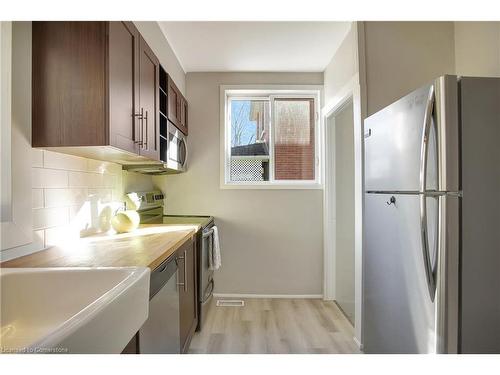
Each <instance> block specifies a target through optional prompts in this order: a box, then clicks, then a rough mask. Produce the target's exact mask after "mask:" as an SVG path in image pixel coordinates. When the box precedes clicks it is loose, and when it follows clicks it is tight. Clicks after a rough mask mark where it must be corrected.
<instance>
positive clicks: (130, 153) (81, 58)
mask: <svg viewBox="0 0 500 375" xmlns="http://www.w3.org/2000/svg"><path fill="white" fill-rule="evenodd" d="M32 33H33V36H32V38H33V40H32V43H33V76H32V82H33V86H32V89H33V90H32V98H33V99H32V104H33V108H32V145H33V147H43V148H57V151H60V152H66V153H70V154H75V155H79V156H84V157H91V158H95V159H101V160H110V161H114V162H118V163H122V164H126V163H128V162H131V161H133V162H136V161H156V160H159V119H158V83H159V61H158V59H157V58H156V56H155V55H154V53H153V52H152V50H151V49H150V48H149V46H148V45H147V43H146V42H145V41H144V39H143V38H142V37H141V35H140V34H139V32H138V30H137V29H136V28H135V26H134V25H133V23H132V22H119V21H117V22H95V21H92V22H33V32H32Z"/></svg>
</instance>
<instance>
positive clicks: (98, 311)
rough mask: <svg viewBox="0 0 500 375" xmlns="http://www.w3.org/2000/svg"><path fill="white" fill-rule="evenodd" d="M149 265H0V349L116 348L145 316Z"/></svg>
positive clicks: (97, 350)
mask: <svg viewBox="0 0 500 375" xmlns="http://www.w3.org/2000/svg"><path fill="white" fill-rule="evenodd" d="M149 276H150V271H149V268H144V267H116V268H114V267H113V268H1V269H0V293H1V294H0V304H1V310H0V326H1V328H0V330H1V331H0V350H1V352H3V353H15V352H17V353H58V352H59V353H120V352H121V351H122V350H123V348H124V347H125V346H126V345H127V343H128V342H129V341H130V339H131V338H132V337H133V335H134V334H135V333H136V332H137V331H138V330H139V328H140V327H141V326H142V324H143V323H144V322H145V321H146V319H147V317H148V306H149Z"/></svg>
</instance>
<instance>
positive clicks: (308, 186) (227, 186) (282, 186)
mask: <svg viewBox="0 0 500 375" xmlns="http://www.w3.org/2000/svg"><path fill="white" fill-rule="evenodd" d="M220 188H221V189H222V190H322V189H323V185H322V184H320V183H288V184H287V183H274V184H259V183H257V184H249V183H244V184H238V183H223V184H221V185H220Z"/></svg>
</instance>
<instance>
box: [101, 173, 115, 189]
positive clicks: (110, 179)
mask: <svg viewBox="0 0 500 375" xmlns="http://www.w3.org/2000/svg"><path fill="white" fill-rule="evenodd" d="M102 178H103V180H102V183H103V186H104V187H106V188H113V187H115V185H116V182H115V181H116V180H117V176H113V175H111V174H103V175H102Z"/></svg>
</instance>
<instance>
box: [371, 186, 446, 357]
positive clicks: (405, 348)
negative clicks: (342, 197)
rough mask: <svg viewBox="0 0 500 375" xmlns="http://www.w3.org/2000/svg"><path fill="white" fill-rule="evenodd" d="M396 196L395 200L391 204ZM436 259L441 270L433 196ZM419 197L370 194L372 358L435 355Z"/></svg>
mask: <svg viewBox="0 0 500 375" xmlns="http://www.w3.org/2000/svg"><path fill="white" fill-rule="evenodd" d="M391 197H394V199H393V200H392V201H393V203H391ZM425 199H427V229H428V234H429V244H430V245H429V249H430V257H431V259H432V260H433V267H435V265H436V253H437V244H438V234H437V225H438V199H439V198H438V197H427V198H425ZM420 224H421V220H420V197H419V196H418V195H391V194H387V195H386V194H365V220H364V228H365V249H364V253H363V325H362V327H363V347H364V351H365V352H366V353H433V352H435V350H436V338H435V335H436V330H435V317H436V315H435V304H434V302H433V301H432V300H431V298H430V296H429V290H428V284H427V279H426V276H425V268H424V259H423V254H422V244H421V232H420V228H421V227H420Z"/></svg>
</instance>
